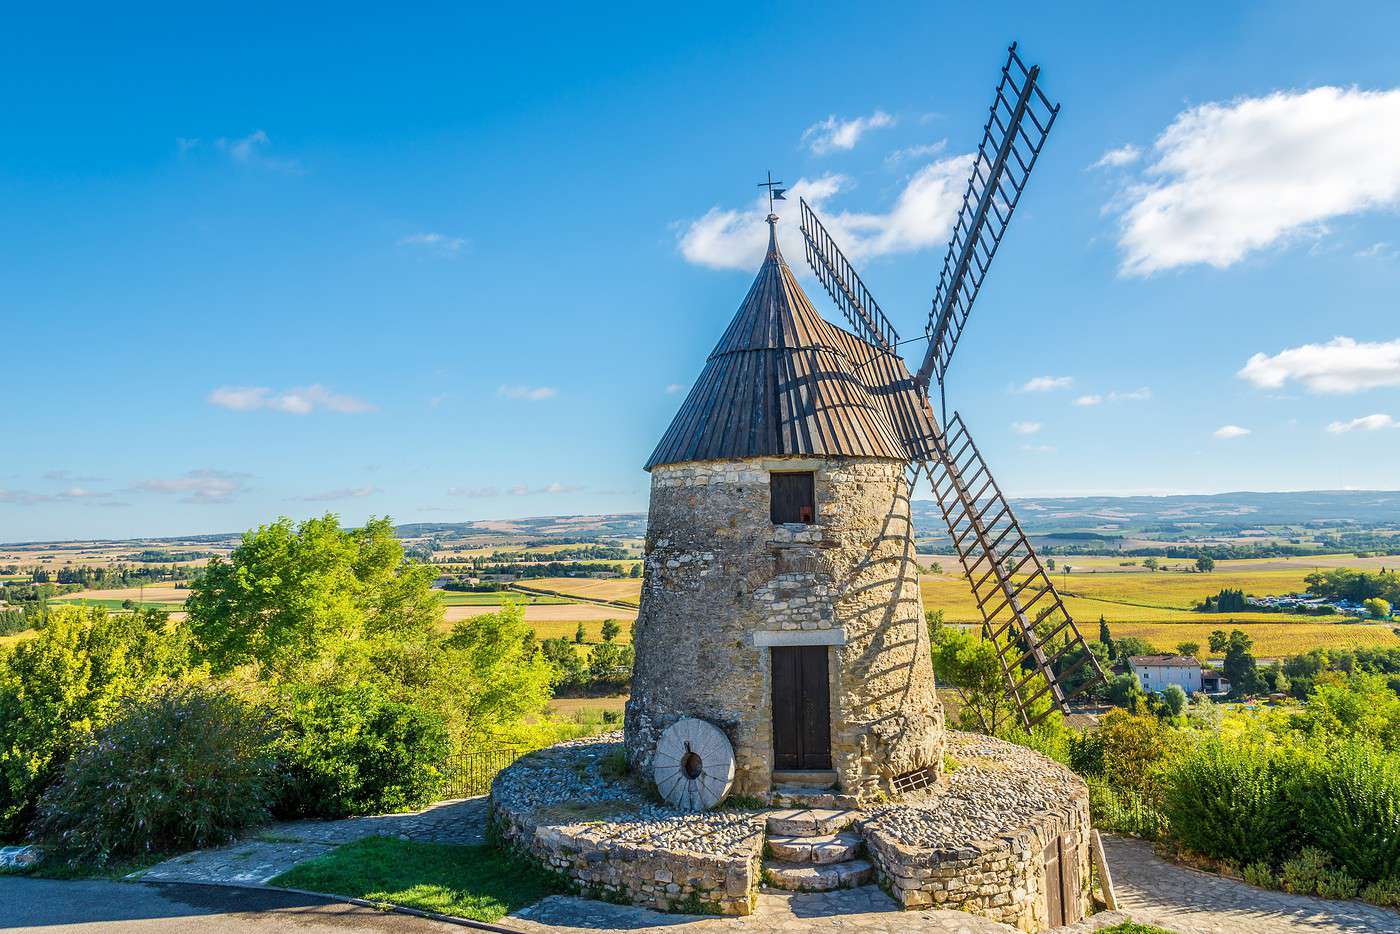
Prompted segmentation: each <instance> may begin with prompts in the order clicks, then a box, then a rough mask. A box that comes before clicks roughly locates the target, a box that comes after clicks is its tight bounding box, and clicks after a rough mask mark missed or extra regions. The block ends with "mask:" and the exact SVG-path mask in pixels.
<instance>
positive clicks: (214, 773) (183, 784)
mask: <svg viewBox="0 0 1400 934" xmlns="http://www.w3.org/2000/svg"><path fill="white" fill-rule="evenodd" d="M268 738H269V733H268V729H267V726H266V717H265V714H264V713H263V712H261V711H260V710H259V709H257V708H255V707H252V706H250V705H248V704H246V703H244V702H242V701H241V700H239V699H238V698H237V697H235V696H233V695H232V694H230V693H228V692H226V691H222V690H218V689H214V688H210V687H194V686H191V687H183V688H170V689H167V690H164V691H162V692H160V693H158V694H156V695H155V696H153V697H151V698H149V699H145V700H140V701H134V702H132V703H130V704H129V705H128V706H127V707H126V708H125V709H124V710H123V711H122V712H121V713H120V714H119V715H118V716H117V717H116V718H115V719H113V720H112V721H111V723H109V724H108V725H106V726H104V727H102V728H100V729H98V730H97V731H96V732H95V733H93V734H91V736H90V738H89V740H88V741H87V742H85V743H84V744H82V745H81V746H80V747H79V748H78V750H77V751H76V752H75V753H74V754H73V756H72V757H71V758H70V759H69V760H68V762H67V764H66V765H65V766H64V769H63V775H62V778H61V779H60V780H59V782H58V783H57V784H56V785H54V786H53V787H52V788H50V789H49V790H48V791H47V792H46V793H45V794H44V796H43V799H42V800H41V802H40V805H39V815H38V818H37V820H36V821H35V823H34V829H33V836H35V837H36V838H38V839H40V840H41V841H43V842H44V843H45V845H47V846H50V847H52V848H54V849H55V850H57V851H58V852H60V853H62V854H63V855H64V856H65V857H67V858H68V859H69V860H71V861H74V862H92V863H97V864H103V863H106V862H107V861H109V860H110V859H112V858H114V857H118V858H120V857H132V856H137V855H141V854H147V853H156V852H161V851H166V850H172V849H189V848H191V847H204V846H214V845H217V844H221V843H226V842H228V841H229V840H231V839H233V838H234V837H236V836H237V835H238V834H240V833H242V832H243V831H244V830H247V829H248V828H249V827H251V826H254V825H256V824H258V823H260V822H262V821H264V820H266V819H267V816H268V805H269V804H270V803H271V802H272V800H273V798H274V797H275V790H274V773H273V764H274V763H273V760H272V758H271V756H270V755H269V753H268Z"/></svg>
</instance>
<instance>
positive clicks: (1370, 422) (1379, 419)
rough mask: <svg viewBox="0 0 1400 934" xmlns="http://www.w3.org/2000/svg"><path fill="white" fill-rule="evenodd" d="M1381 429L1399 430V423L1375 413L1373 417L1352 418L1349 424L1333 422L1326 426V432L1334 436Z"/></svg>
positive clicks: (1387, 416)
mask: <svg viewBox="0 0 1400 934" xmlns="http://www.w3.org/2000/svg"><path fill="white" fill-rule="evenodd" d="M1382 428H1400V422H1398V421H1396V420H1395V419H1393V418H1391V417H1390V416H1389V415H1383V414H1381V413H1379V412H1377V413H1376V414H1375V415H1363V416H1362V417H1361V418H1353V419H1352V420H1351V421H1349V422H1333V423H1332V424H1330V425H1328V426H1327V430H1328V431H1330V432H1332V434H1334V435H1340V434H1345V433H1347V432H1349V431H1380V430H1381V429H1382Z"/></svg>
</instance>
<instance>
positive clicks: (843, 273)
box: [799, 198, 899, 353]
mask: <svg viewBox="0 0 1400 934" xmlns="http://www.w3.org/2000/svg"><path fill="white" fill-rule="evenodd" d="M799 200H800V201H801V204H802V239H803V241H804V242H805V243H806V244H807V264H808V265H810V266H811V267H812V271H813V272H814V273H816V274H817V279H818V280H820V281H821V284H822V287H823V288H825V289H826V291H827V294H828V295H830V296H831V300H832V301H834V302H835V303H836V307H838V308H840V309H841V313H842V314H844V315H845V316H846V320H847V321H849V322H850V323H851V329H852V330H853V331H855V332H856V334H858V335H860V336H861V337H863V338H865V340H867V341H869V342H870V343H872V344H874V345H875V346H876V347H879V348H880V349H881V350H885V351H889V352H890V353H893V352H894V348H895V347H896V346H897V345H898V344H899V334H898V333H897V332H896V331H895V329H894V325H892V324H890V321H889V319H888V318H886V317H885V313H884V312H883V311H881V310H880V306H879V305H877V304H876V303H875V296H873V295H871V294H870V290H869V289H867V288H866V287H865V283H864V282H862V281H861V280H860V276H858V275H857V274H856V271H855V269H854V268H852V266H851V264H850V263H849V262H847V260H846V256H845V254H844V253H842V252H841V250H840V248H839V247H837V246H836V241H835V240H833V239H831V235H830V234H829V233H827V232H826V228H825V227H823V226H822V222H821V221H819V220H817V215H816V214H815V213H813V211H812V209H811V208H810V207H808V206H807V199H805V198H802V199H799Z"/></svg>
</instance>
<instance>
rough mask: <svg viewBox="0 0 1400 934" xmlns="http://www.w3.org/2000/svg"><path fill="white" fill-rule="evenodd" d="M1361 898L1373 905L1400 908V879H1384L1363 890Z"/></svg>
mask: <svg viewBox="0 0 1400 934" xmlns="http://www.w3.org/2000/svg"><path fill="white" fill-rule="evenodd" d="M1361 897H1362V898H1364V899H1366V901H1368V902H1370V903H1371V904H1373V905H1381V906H1384V907H1386V908H1400V879H1382V880H1381V881H1379V882H1372V883H1371V884H1370V885H1368V886H1366V888H1364V889H1362V890H1361Z"/></svg>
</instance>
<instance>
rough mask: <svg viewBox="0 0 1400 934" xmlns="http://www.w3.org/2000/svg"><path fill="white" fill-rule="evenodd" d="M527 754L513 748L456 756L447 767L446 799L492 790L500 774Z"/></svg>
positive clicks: (444, 792) (444, 774)
mask: <svg viewBox="0 0 1400 934" xmlns="http://www.w3.org/2000/svg"><path fill="white" fill-rule="evenodd" d="M522 754H523V751H522V750H520V749H516V748H513V747H501V748H497V749H481V750H476V751H474V752H462V753H458V754H456V755H454V756H452V757H451V758H450V759H448V760H447V763H446V765H445V766H444V767H443V784H442V791H441V792H439V794H440V796H441V797H443V798H470V797H472V796H473V795H484V794H486V793H487V792H489V791H490V790H491V781H492V779H494V778H495V777H496V773H497V772H499V771H501V769H503V768H505V767H506V766H508V765H510V764H511V763H512V762H514V761H515V760H516V759H518V758H520V756H521V755H522Z"/></svg>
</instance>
